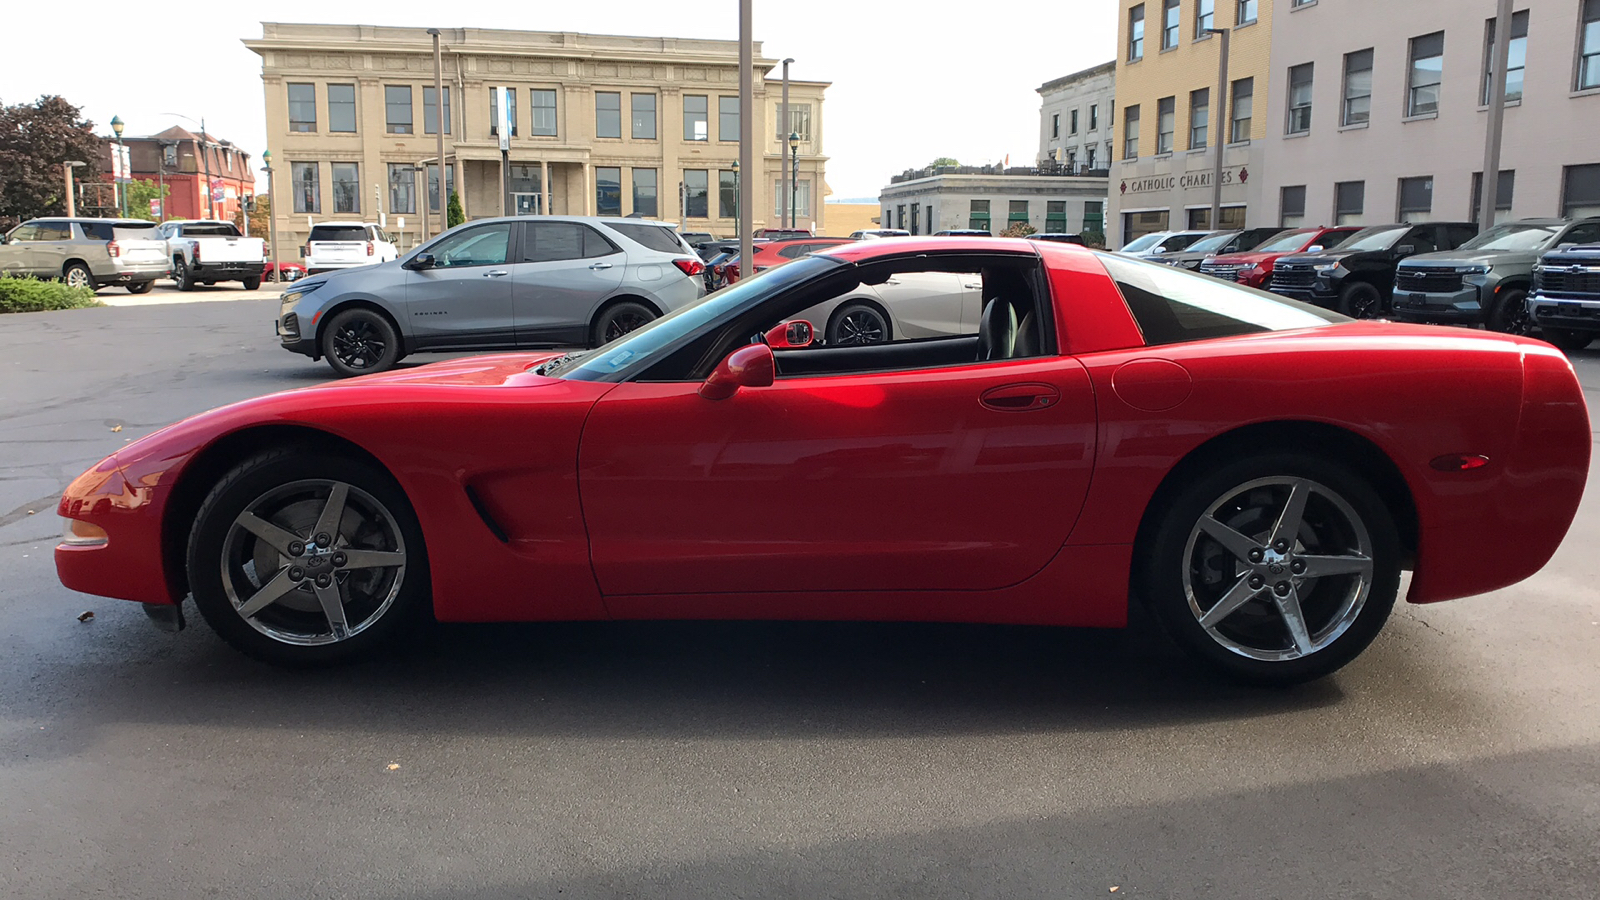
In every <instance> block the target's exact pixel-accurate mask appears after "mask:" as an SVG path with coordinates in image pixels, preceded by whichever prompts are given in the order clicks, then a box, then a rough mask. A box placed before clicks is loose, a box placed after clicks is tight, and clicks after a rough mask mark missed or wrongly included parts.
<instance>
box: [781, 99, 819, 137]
mask: <svg viewBox="0 0 1600 900" xmlns="http://www.w3.org/2000/svg"><path fill="white" fill-rule="evenodd" d="M772 118H773V120H774V121H776V120H777V119H779V118H780V116H773V117H772ZM791 134H797V135H799V136H800V140H802V141H809V140H811V104H809V103H791V104H789V130H788V131H782V132H779V133H778V135H777V138H778V140H780V141H786V140H788V139H789V135H791Z"/></svg>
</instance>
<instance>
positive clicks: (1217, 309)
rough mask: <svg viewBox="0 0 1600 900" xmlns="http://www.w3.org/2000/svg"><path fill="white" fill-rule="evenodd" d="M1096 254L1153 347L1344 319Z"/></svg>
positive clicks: (1304, 305) (1197, 277)
mask: <svg viewBox="0 0 1600 900" xmlns="http://www.w3.org/2000/svg"><path fill="white" fill-rule="evenodd" d="M1099 256H1100V261H1101V262H1102V263H1104V264H1105V267H1106V271H1107V272H1110V273H1111V278H1112V279H1113V280H1114V281H1115V282H1116V283H1117V290H1119V291H1121V292H1122V299H1123V300H1124V301H1126V302H1127V304H1128V309H1129V311H1131V312H1132V313H1133V318H1134V321H1136V322H1138V323H1139V330H1140V331H1141V332H1143V334H1144V340H1145V343H1146V344H1150V345H1152V346H1154V345H1157V344H1178V343H1183V342H1184V341H1202V340H1205V339H1207V338H1219V337H1233V336H1235V335H1242V334H1256V333H1258V332H1263V331H1287V330H1289V329H1291V328H1310V327H1314V326H1318V325H1327V324H1329V323H1331V322H1347V321H1349V320H1348V319H1346V318H1345V317H1344V316H1341V315H1339V314H1338V313H1333V312H1329V311H1327V310H1325V309H1322V308H1320V307H1316V306H1312V305H1310V304H1308V303H1300V302H1298V301H1295V300H1290V299H1287V298H1285V297H1278V296H1275V295H1273V294H1268V293H1265V292H1263V291H1257V290H1252V289H1250V288H1244V287H1238V286H1236V285H1233V284H1230V283H1228V282H1225V281H1219V280H1217V279H1215V278H1210V277H1207V276H1205V275H1194V274H1191V273H1189V272H1185V271H1183V270H1182V269H1175V268H1173V267H1171V266H1162V265H1156V264H1153V263H1147V262H1144V261H1142V260H1135V259H1129V258H1127V257H1125V256H1111V255H1108V254H1099Z"/></svg>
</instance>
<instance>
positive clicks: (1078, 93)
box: [1038, 60, 1117, 172]
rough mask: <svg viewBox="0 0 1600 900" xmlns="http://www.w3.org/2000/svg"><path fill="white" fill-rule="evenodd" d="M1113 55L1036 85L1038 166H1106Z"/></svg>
mask: <svg viewBox="0 0 1600 900" xmlns="http://www.w3.org/2000/svg"><path fill="white" fill-rule="evenodd" d="M1116 69H1117V64H1116V61H1115V60H1113V61H1111V62H1108V63H1102V64H1100V65H1098V66H1095V67H1093V68H1089V69H1084V70H1083V71H1081V72H1074V73H1072V74H1071V75H1065V76H1062V77H1061V78H1057V79H1054V80H1053V81H1047V82H1045V83H1044V84H1042V85H1040V86H1039V88H1038V90H1039V97H1040V98H1041V102H1040V106H1039V166H1040V167H1041V168H1050V167H1052V166H1060V167H1062V168H1065V169H1068V170H1070V171H1072V172H1085V171H1103V170H1106V169H1109V168H1110V167H1111V128H1110V123H1111V106H1112V104H1113V103H1115V102H1116Z"/></svg>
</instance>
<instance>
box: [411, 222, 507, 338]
mask: <svg viewBox="0 0 1600 900" xmlns="http://www.w3.org/2000/svg"><path fill="white" fill-rule="evenodd" d="M514 237H515V235H514V233H513V228H512V223H510V222H491V223H486V224H483V225H473V226H470V227H466V228H462V229H461V230H460V231H456V232H451V233H450V234H448V235H446V236H445V237H444V238H443V239H442V240H440V241H439V242H438V243H436V244H434V245H433V246H432V247H430V248H429V249H428V251H427V252H429V253H431V254H432V255H433V257H434V265H433V267H431V268H426V269H414V270H411V271H408V272H407V273H406V278H405V292H406V296H405V300H406V312H407V315H408V317H409V321H410V323H411V332H412V337H413V339H414V340H415V341H416V347H417V349H419V350H448V349H494V348H503V347H505V348H508V347H514V346H516V320H515V317H514V314H513V311H512V304H511V266H510V265H509V264H508V260H509V259H510V258H511V253H512V252H513V251H514V249H515V240H514Z"/></svg>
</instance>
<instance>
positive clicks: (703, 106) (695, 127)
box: [683, 94, 711, 141]
mask: <svg viewBox="0 0 1600 900" xmlns="http://www.w3.org/2000/svg"><path fill="white" fill-rule="evenodd" d="M710 108H711V107H710V98H709V97H707V96H706V95H705V94H685V95H684V97H683V139H684V140H686V141H704V140H709V139H710V138H711V122H710V118H709V111H710Z"/></svg>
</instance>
